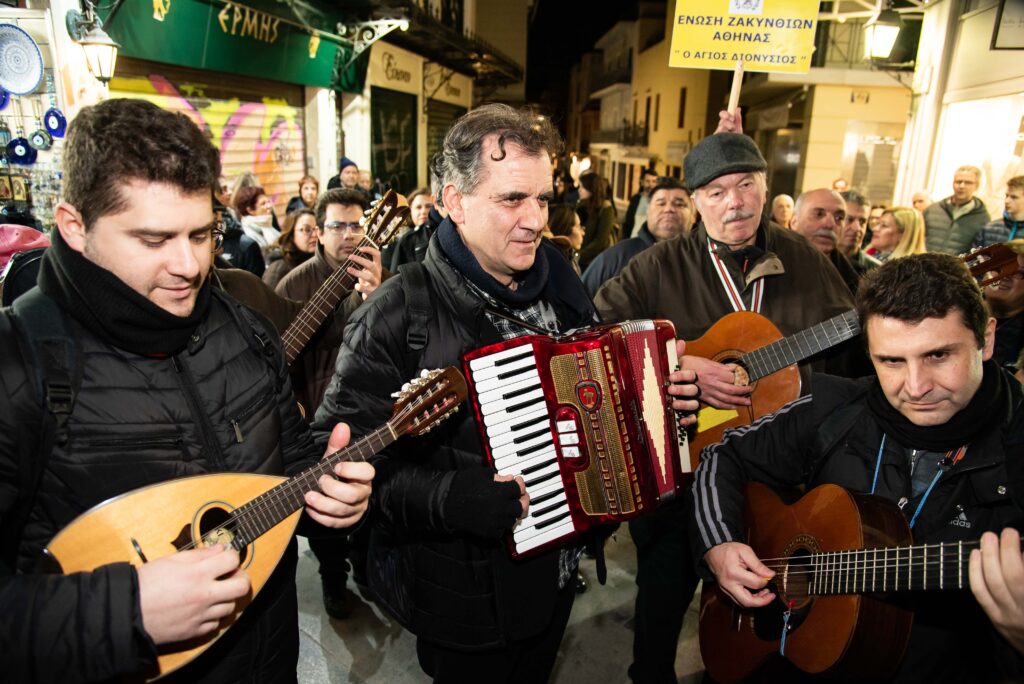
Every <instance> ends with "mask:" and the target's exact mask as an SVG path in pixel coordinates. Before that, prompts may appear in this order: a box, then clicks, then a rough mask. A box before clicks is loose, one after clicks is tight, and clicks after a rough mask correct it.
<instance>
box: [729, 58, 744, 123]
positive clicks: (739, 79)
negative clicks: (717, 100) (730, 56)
mask: <svg viewBox="0 0 1024 684" xmlns="http://www.w3.org/2000/svg"><path fill="white" fill-rule="evenodd" d="M742 83H743V61H742V60H739V61H737V62H736V70H735V71H733V72H732V90H731V91H730V92H729V106H728V107H727V108H726V111H728V112H729V113H730V114H732V115H736V114H739V106H740V85H741V84H742Z"/></svg>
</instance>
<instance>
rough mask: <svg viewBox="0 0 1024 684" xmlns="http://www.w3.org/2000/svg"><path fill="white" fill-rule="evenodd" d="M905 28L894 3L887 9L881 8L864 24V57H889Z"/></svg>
mask: <svg viewBox="0 0 1024 684" xmlns="http://www.w3.org/2000/svg"><path fill="white" fill-rule="evenodd" d="M902 28H903V20H902V19H901V18H900V15H899V13H898V12H897V11H896V10H894V9H893V8H892V3H890V4H889V5H888V7H886V8H885V9H879V10H878V14H876V15H875V16H873V17H872V18H871V19H870V20H869V21H868V23H867V24H865V25H864V59H868V60H872V59H889V55H891V54H892V48H893V46H894V45H895V44H896V37H897V36H899V34H900V29H902Z"/></svg>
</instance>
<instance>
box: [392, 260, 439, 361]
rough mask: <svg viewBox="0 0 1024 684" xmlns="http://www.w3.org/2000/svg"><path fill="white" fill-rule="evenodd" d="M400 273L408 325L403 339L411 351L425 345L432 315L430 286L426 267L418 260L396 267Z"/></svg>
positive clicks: (418, 349) (420, 348)
mask: <svg viewBox="0 0 1024 684" xmlns="http://www.w3.org/2000/svg"><path fill="white" fill-rule="evenodd" d="M398 272H399V273H401V274H402V291H403V292H404V293H405V310H406V318H407V320H408V321H409V327H408V328H406V331H405V341H406V344H408V345H409V349H411V350H412V351H420V350H422V349H423V348H424V347H425V346H427V340H428V338H429V336H428V332H427V330H428V326H429V325H430V318H431V316H432V315H433V311H432V310H431V301H430V289H429V288H430V286H429V285H428V284H427V268H426V266H424V265H423V263H422V262H419V261H410V262H409V263H406V264H402V265H401V266H399V267H398Z"/></svg>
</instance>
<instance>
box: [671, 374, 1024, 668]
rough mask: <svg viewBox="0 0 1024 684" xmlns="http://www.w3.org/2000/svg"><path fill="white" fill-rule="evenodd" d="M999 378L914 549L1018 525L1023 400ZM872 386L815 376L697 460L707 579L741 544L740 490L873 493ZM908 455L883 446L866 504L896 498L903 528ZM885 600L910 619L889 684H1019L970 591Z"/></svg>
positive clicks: (1012, 658) (698, 545)
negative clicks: (713, 562)
mask: <svg viewBox="0 0 1024 684" xmlns="http://www.w3.org/2000/svg"><path fill="white" fill-rule="evenodd" d="M1006 378H1007V380H1008V382H1007V384H1008V385H1009V388H1010V391H1009V393H1008V394H1009V396H1008V400H1007V405H1006V407H1005V408H1006V414H1005V415H1006V418H1005V420H1004V421H1003V423H1002V424H1001V425H1000V426H999V428H998V429H997V430H993V431H992V432H991V433H990V434H987V435H985V436H984V437H983V438H981V440H980V441H978V442H977V443H972V444H971V445H970V446H969V448H968V451H967V455H966V456H965V458H964V459H963V460H962V461H961V462H960V463H958V464H957V465H955V466H953V467H952V468H951V469H950V470H949V471H948V472H947V473H946V474H944V475H943V476H942V478H941V479H940V480H939V481H938V483H937V484H936V486H935V488H934V490H933V491H932V492H931V494H930V495H929V497H928V499H927V501H926V503H925V505H924V506H923V507H922V508H921V512H920V515H919V517H918V518H917V521H916V524H915V525H914V528H913V530H912V532H913V536H914V542H915V543H917V544H922V543H929V544H931V543H937V542H955V541H960V540H963V541H967V540H976V539H978V538H979V537H981V534H982V532H984V531H987V530H992V531H999V530H1001V529H1003V528H1004V527H1007V526H1010V527H1015V528H1017V529H1021V525H1022V524H1024V508H1022V504H1024V458H1022V452H1021V449H1022V446H1024V394H1022V391H1021V387H1020V384H1019V383H1018V382H1017V381H1016V380H1014V379H1013V378H1012V377H1011V376H1009V375H1008V374H1007V376H1006ZM871 382H872V380H871V379H868V378H862V379H861V380H848V379H844V378H838V377H833V376H830V375H824V374H818V373H816V374H814V375H813V376H812V384H811V394H809V395H806V396H803V397H801V398H800V399H797V400H796V401H793V402H791V403H789V404H787V405H786V406H784V407H783V408H781V409H779V411H777V412H776V413H774V414H771V415H770V416H766V417H765V418H762V419H761V420H759V421H757V422H755V423H754V424H753V425H751V426H749V427H743V428H739V429H735V430H729V431H727V432H726V433H725V438H724V439H723V441H722V442H721V443H719V444H715V445H712V446H709V447H707V448H706V449H705V450H704V452H703V453H702V454H701V463H700V466H699V467H698V469H697V472H696V475H695V481H694V485H693V490H692V493H693V502H692V503H693V509H692V510H693V511H694V512H695V513H696V515H693V516H690V517H689V525H690V540H691V543H692V544H693V549H694V558H695V559H697V563H698V571H699V572H700V573H701V575H702V576H703V577H704V578H705V579H711V577H712V575H711V574H710V571H709V570H708V568H707V566H706V564H705V563H704V561H703V558H704V554H705V552H706V551H707V550H708V549H710V548H711V547H712V546H715V545H717V544H720V543H723V542H726V541H743V529H744V528H743V522H742V521H743V494H742V492H743V485H744V483H746V482H747V481H751V480H754V481H757V482H763V483H765V484H768V485H771V486H773V487H776V488H792V487H795V486H798V485H806V487H807V489H811V488H812V487H815V486H817V485H820V484H825V483H831V484H838V485H841V486H843V487H845V488H846V489H848V490H850V491H852V492H855V493H859V494H867V493H869V492H870V491H871V486H872V480H873V479H874V473H875V467H876V462H877V459H878V451H879V445H880V444H881V441H882V428H881V427H880V425H879V424H878V422H877V421H876V420H875V418H874V416H873V415H872V413H871V411H870V410H869V409H868V406H867V391H868V387H869V386H870V383H871ZM908 448H909V447H908ZM908 448H904V447H903V446H901V445H899V444H898V443H896V442H895V440H893V439H892V436H889V437H887V439H886V444H885V451H884V453H883V455H882V461H881V466H880V468H879V473H878V484H877V489H876V492H875V493H876V494H877V495H879V496H881V497H884V498H886V499H888V500H890V501H894V502H895V501H899V500H900V499H902V498H904V497H906V499H907V501H906V503H905V505H904V506H903V512H904V514H905V515H906V516H907V519H908V520H909V519H910V517H911V516H912V515H913V513H914V512H915V511H916V510H917V508H918V504H919V503H920V500H921V498H922V497H921V496H917V497H915V496H913V495H912V491H911V472H910V466H909V461H908V458H907V449H908ZM965 572H966V569H965ZM891 596H893V597H894V600H895V601H898V602H900V603H901V604H903V605H906V606H907V607H909V608H911V609H913V611H914V626H913V629H912V632H911V639H910V645H909V646H908V648H907V653H906V655H905V658H904V661H903V664H902V665H901V668H900V671H899V673H898V674H897V676H896V679H895V680H893V681H897V682H950V683H952V682H994V681H1021V679H1020V678H1021V677H1022V676H1024V659H1022V658H1021V656H1020V655H1019V654H1017V653H1016V652H1014V651H1013V650H1012V649H1011V648H1010V647H1009V645H1008V644H1007V643H1006V642H1005V641H1004V640H1003V639H1002V638H1001V637H1000V636H999V635H998V634H997V633H996V631H995V629H994V628H993V627H992V625H991V623H990V622H989V620H988V619H987V618H986V617H985V615H984V613H983V612H982V611H981V609H980V608H979V606H978V604H977V602H976V601H975V600H974V597H973V596H972V595H971V594H970V592H969V591H966V590H965V591H943V592H920V593H917V594H912V593H903V594H894V595H891ZM1000 673H1001V674H1002V676H1003V677H1009V679H1001V678H1000V676H997V675H999V674H1000Z"/></svg>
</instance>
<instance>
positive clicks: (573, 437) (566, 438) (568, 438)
mask: <svg viewBox="0 0 1024 684" xmlns="http://www.w3.org/2000/svg"><path fill="white" fill-rule="evenodd" d="M558 443H559V444H579V443H580V436H579V435H577V434H576V433H575V432H571V433H566V434H561V435H558Z"/></svg>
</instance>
